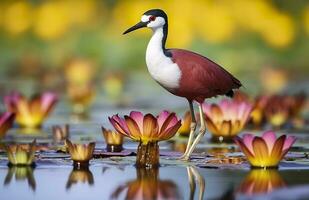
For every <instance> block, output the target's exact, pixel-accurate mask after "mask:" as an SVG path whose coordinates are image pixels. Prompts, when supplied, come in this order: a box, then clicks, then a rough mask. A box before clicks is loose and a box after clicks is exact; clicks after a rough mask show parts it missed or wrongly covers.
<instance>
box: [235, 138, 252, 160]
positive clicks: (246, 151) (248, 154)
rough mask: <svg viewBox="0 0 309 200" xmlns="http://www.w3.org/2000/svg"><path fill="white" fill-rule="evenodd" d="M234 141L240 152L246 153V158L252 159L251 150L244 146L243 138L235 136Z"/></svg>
mask: <svg viewBox="0 0 309 200" xmlns="http://www.w3.org/2000/svg"><path fill="white" fill-rule="evenodd" d="M234 141H235V143H236V144H237V145H238V146H239V147H240V149H241V150H242V152H243V153H244V154H245V155H246V157H247V158H248V160H253V159H254V154H253V152H250V150H249V149H248V146H246V144H245V143H244V140H243V139H241V138H240V137H238V136H236V137H235V138H234Z"/></svg>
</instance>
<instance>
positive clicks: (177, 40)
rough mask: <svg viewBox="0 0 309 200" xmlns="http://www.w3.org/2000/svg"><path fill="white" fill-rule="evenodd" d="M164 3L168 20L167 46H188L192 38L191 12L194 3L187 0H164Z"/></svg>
mask: <svg viewBox="0 0 309 200" xmlns="http://www.w3.org/2000/svg"><path fill="white" fill-rule="evenodd" d="M165 3H166V4H165V6H164V10H165V11H166V12H167V14H168V20H169V37H168V39H167V46H169V47H182V48H184V47H187V46H189V45H190V44H191V42H192V40H193V38H194V27H193V23H192V12H193V11H194V7H193V6H194V5H195V4H194V3H192V1H187V0H178V1H175V0H174V1H165ZM184 10H185V12H184Z"/></svg>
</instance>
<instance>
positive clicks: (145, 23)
mask: <svg viewBox="0 0 309 200" xmlns="http://www.w3.org/2000/svg"><path fill="white" fill-rule="evenodd" d="M164 25H167V15H166V13H165V12H164V11H163V10H161V9H152V10H148V11H147V12H145V13H144V14H143V15H142V18H141V21H140V22H138V23H137V24H135V25H134V26H132V27H131V28H129V29H128V30H126V31H125V32H124V33H123V34H127V33H129V32H131V31H134V30H137V29H140V28H144V27H148V28H151V29H152V30H156V29H158V28H162V27H163V26H164Z"/></svg>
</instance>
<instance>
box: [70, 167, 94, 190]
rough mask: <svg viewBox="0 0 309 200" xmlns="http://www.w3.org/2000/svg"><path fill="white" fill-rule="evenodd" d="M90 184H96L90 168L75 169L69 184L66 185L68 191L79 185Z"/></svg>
mask: <svg viewBox="0 0 309 200" xmlns="http://www.w3.org/2000/svg"><path fill="white" fill-rule="evenodd" d="M79 182H81V183H88V184H89V185H93V184H94V179H93V175H92V173H91V171H90V170H89V169H88V168H80V169H76V168H74V169H73V170H72V172H71V173H70V175H69V179H68V182H67V184H66V189H70V188H71V187H72V185H74V184H77V183H79Z"/></svg>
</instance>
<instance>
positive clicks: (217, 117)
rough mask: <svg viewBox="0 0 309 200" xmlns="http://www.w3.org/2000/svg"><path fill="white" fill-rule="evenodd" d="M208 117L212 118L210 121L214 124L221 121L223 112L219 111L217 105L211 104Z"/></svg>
mask: <svg viewBox="0 0 309 200" xmlns="http://www.w3.org/2000/svg"><path fill="white" fill-rule="evenodd" d="M205 114H206V113H205ZM206 115H207V114H206ZM208 117H209V118H212V120H213V121H214V122H215V123H216V122H218V121H221V120H222V117H223V112H222V111H221V109H220V107H219V106H218V105H216V104H212V105H211V107H210V113H209V115H208Z"/></svg>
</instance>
